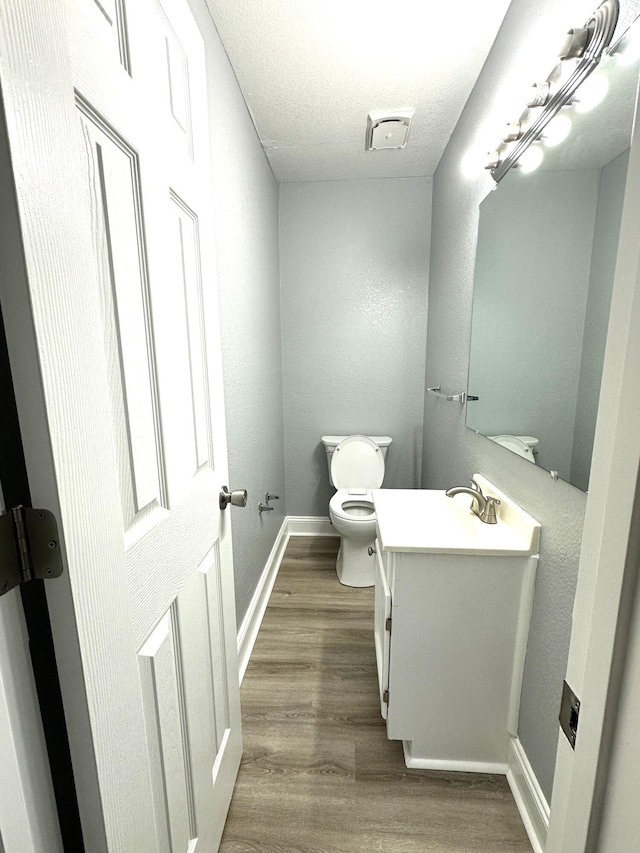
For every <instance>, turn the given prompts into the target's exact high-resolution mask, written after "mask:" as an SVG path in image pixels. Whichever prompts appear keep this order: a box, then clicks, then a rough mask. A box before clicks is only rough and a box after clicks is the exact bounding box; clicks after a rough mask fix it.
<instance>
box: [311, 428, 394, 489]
mask: <svg viewBox="0 0 640 853" xmlns="http://www.w3.org/2000/svg"><path fill="white" fill-rule="evenodd" d="M345 438H349V436H348V435H323V436H322V443H323V444H324V447H325V450H326V451H327V465H328V466H329V482H330V483H331V485H332V486H333V479H332V478H331V457H332V456H333V451H334V450H335V449H336V447H337V446H338V445H339V444H340V442H341V441H344V440H345ZM367 438H370V439H371V441H375V443H376V444H377V445H378V447H379V448H380V450H382V458H383V459H384V462H385V465H386V463H387V453H388V452H389V445H390V444H391V442H392V441H393V439H392V438H390V437H389V436H388V435H368V436H367Z"/></svg>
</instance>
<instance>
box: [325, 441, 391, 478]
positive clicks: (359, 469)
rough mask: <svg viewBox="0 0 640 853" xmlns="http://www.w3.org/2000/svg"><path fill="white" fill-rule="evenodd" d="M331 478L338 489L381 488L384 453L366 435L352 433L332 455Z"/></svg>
mask: <svg viewBox="0 0 640 853" xmlns="http://www.w3.org/2000/svg"><path fill="white" fill-rule="evenodd" d="M331 479H332V480H333V484H334V486H335V487H336V489H379V488H380V486H381V485H382V481H383V479H384V455H383V453H382V451H381V450H380V448H379V447H378V445H377V444H376V443H375V441H371V439H370V438H368V437H367V436H366V435H350V436H349V437H348V438H345V439H344V441H341V442H340V444H339V445H338V446H337V447H336V449H335V450H334V452H333V454H332V456H331Z"/></svg>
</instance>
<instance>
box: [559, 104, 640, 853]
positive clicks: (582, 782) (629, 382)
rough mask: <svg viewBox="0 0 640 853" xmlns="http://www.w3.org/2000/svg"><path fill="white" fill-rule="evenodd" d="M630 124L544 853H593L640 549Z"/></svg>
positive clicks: (637, 153)
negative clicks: (567, 722) (572, 741)
mask: <svg viewBox="0 0 640 853" xmlns="http://www.w3.org/2000/svg"><path fill="white" fill-rule="evenodd" d="M637 116H638V99H636V122H635V124H634V130H633V136H632V141H631V149H630V154H629V167H628V172H627V181H626V187H625V198H624V205H623V211H622V220H621V227H620V242H619V247H618V257H617V263H616V271H615V278H614V286H613V296H612V303H611V315H610V320H609V332H608V335H607V346H606V353H605V361H604V369H603V375H602V386H601V392H600V403H599V408H598V419H597V425H596V434H595V441H594V451H593V461H592V467H591V478H590V481H589V493H588V497H587V505H586V512H585V522H584V531H583V538H582V548H581V555H580V567H579V572H578V584H577V590H576V598H575V603H574V609H573V625H572V632H571V642H570V649H569V659H568V663H567V676H566V680H567V683H568V684H569V686H570V687H571V689H572V690H573V691H574V693H576V695H577V696H578V698H579V699H580V702H581V706H580V717H579V723H578V733H577V739H576V746H575V752H574V751H573V750H572V749H571V747H570V745H569V743H568V741H567V739H566V738H565V736H564V734H563V733H562V732H560V734H559V740H558V752H557V756H556V767H555V775H554V782H553V795H552V800H551V815H550V821H549V833H548V836H547V848H546V849H547V853H584V851H585V850H592V849H593V850H595V849H596V847H595V845H596V844H597V833H598V828H599V818H600V810H601V807H602V799H603V793H604V789H605V787H606V783H607V765H608V755H609V750H610V742H611V734H612V731H611V726H612V724H613V720H614V717H615V709H616V704H617V696H618V692H619V688H620V679H621V677H622V669H623V665H624V659H625V656H626V638H627V635H628V631H629V620H630V618H631V604H632V601H633V587H634V584H635V576H636V573H637V567H638V557H639V542H640V516H639V513H638V508H639V504H638V500H639V495H640V440H638V436H640V335H638V329H639V328H640V241H639V240H638V228H639V224H640V132H639V128H638V122H637Z"/></svg>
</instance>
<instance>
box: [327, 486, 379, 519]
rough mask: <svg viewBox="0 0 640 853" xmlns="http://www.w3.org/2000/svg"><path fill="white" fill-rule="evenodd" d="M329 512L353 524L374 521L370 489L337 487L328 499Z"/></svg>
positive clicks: (374, 515)
mask: <svg viewBox="0 0 640 853" xmlns="http://www.w3.org/2000/svg"><path fill="white" fill-rule="evenodd" d="M354 492H358V493H359V494H358V493H356V494H354ZM362 492H364V494H362ZM329 513H330V514H333V515H334V516H336V517H337V518H343V519H345V520H346V521H349V522H352V523H353V524H366V523H367V522H371V521H375V519H376V514H375V510H374V507H373V496H372V494H371V491H370V490H369V489H367V490H364V489H357V490H356V489H338V491H337V492H336V493H335V495H334V496H333V497H332V498H331V500H330V501H329Z"/></svg>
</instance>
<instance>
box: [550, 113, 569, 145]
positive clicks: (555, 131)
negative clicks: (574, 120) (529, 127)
mask: <svg viewBox="0 0 640 853" xmlns="http://www.w3.org/2000/svg"><path fill="white" fill-rule="evenodd" d="M570 133H571V119H570V118H569V116H567V115H562V114H561V115H557V116H555V117H554V118H552V119H551V121H550V122H549V124H548V125H547V126H546V127H545V129H544V132H543V139H544V144H545V145H548V146H549V147H550V148H553V147H554V146H555V145H560V143H561V142H564V140H565V139H566V138H567V136H569V134H570Z"/></svg>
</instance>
